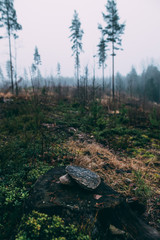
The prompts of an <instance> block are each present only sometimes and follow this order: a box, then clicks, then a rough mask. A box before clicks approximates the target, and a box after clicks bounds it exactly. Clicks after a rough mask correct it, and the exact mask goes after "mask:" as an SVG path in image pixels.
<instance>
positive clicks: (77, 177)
mask: <svg viewBox="0 0 160 240" xmlns="http://www.w3.org/2000/svg"><path fill="white" fill-rule="evenodd" d="M66 172H67V173H68V174H69V176H70V177H71V178H72V179H73V180H74V181H76V182H77V183H78V184H79V185H80V186H81V187H82V188H85V189H88V190H94V189H96V188H97V187H98V186H99V184H100V183H101V178H100V177H99V176H98V174H96V173H94V172H92V171H90V170H89V169H86V168H82V167H78V166H67V167H66Z"/></svg>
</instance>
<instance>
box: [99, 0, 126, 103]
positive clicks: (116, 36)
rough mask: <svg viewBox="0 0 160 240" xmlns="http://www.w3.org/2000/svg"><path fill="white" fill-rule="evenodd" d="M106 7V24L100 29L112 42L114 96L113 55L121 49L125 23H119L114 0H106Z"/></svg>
mask: <svg viewBox="0 0 160 240" xmlns="http://www.w3.org/2000/svg"><path fill="white" fill-rule="evenodd" d="M105 7H106V12H107V13H106V14H105V13H102V14H103V19H104V21H105V23H106V24H107V25H106V26H105V28H104V29H102V27H100V28H101V29H102V32H103V35H104V36H106V41H107V42H110V43H111V44H112V54H111V56H112V96H113V99H114V96H115V87H114V57H115V56H116V54H115V50H122V48H120V46H121V42H122V39H121V35H122V34H123V33H124V29H125V23H123V24H120V23H119V20H120V18H119V15H118V10H117V4H116V1H115V0H108V1H107V4H106V5H105Z"/></svg>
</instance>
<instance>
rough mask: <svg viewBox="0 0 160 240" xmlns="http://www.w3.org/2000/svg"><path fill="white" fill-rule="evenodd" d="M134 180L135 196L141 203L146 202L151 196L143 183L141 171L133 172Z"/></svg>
mask: <svg viewBox="0 0 160 240" xmlns="http://www.w3.org/2000/svg"><path fill="white" fill-rule="evenodd" d="M133 173H134V178H135V184H136V188H135V195H136V196H137V197H138V198H139V199H140V200H141V201H142V202H146V200H147V199H148V198H149V197H150V196H151V189H150V187H149V186H148V185H147V184H146V183H145V180H144V178H143V176H142V173H141V171H134V172H133Z"/></svg>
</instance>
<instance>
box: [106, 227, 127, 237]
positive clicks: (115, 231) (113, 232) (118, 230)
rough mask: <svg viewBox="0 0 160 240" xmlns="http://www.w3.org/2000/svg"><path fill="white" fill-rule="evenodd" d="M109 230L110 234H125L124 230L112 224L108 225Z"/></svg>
mask: <svg viewBox="0 0 160 240" xmlns="http://www.w3.org/2000/svg"><path fill="white" fill-rule="evenodd" d="M109 230H110V231H111V234H112V235H125V231H122V230H120V229H118V228H116V227H115V226H113V225H110V226H109Z"/></svg>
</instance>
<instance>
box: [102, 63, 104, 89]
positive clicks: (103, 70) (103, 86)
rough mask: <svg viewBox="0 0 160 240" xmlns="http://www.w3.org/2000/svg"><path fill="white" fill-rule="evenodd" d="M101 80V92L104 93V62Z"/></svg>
mask: <svg viewBox="0 0 160 240" xmlns="http://www.w3.org/2000/svg"><path fill="white" fill-rule="evenodd" d="M102 78H103V79H102V82H103V93H104V62H103V64H102Z"/></svg>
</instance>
